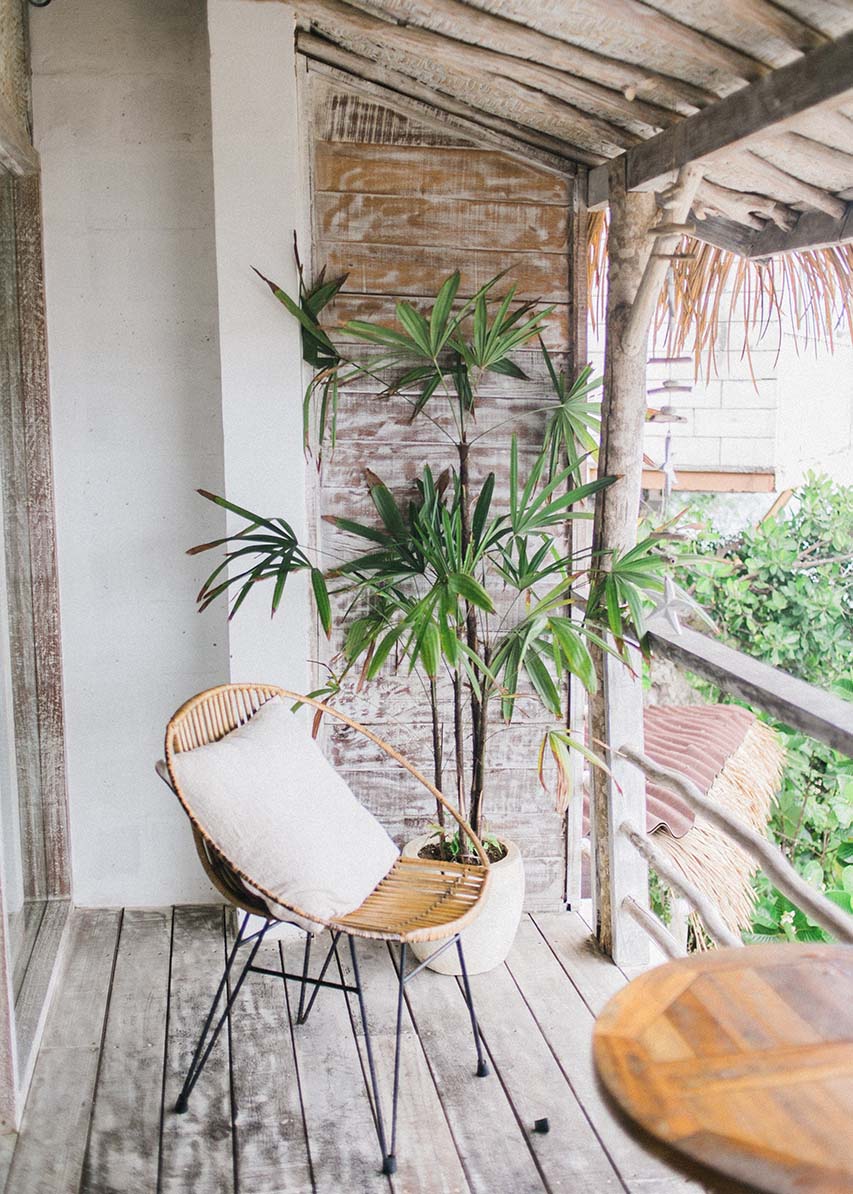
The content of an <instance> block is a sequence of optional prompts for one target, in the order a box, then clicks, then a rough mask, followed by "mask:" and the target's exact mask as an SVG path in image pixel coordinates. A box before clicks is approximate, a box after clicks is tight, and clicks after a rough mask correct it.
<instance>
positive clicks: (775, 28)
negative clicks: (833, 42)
mask: <svg viewBox="0 0 853 1194" xmlns="http://www.w3.org/2000/svg"><path fill="white" fill-rule="evenodd" d="M737 7H738V16H742V17H743V18H744V19H746V20H753V21H755V23H756V24H757V25H761V26H762V28H764V29H766V31H767V32H768V33H769V34H771V35H772V36H773V37H778V38H779V40H780V41H784V42H787V44H788V45H789V46H791V47H792V49H795V50H800V51H801V53H803V54H806V53H808V52H809V51H810V50H815V49H817V47H818V46H822V45H823V44H824V42H826V41H828V40H829V39H828V38H827V37H826V35H825V34H823V33H821V32H819V30H817V29H815V28H813V27H812V26H811V25H807V24H806V22H805V21H802V20H800V18H799V17H797V16H795V15H794V13H791V12H788V11H787V10H786V9H784V8H780V7H779V5H778V4H774V3H771V0H738V5H737Z"/></svg>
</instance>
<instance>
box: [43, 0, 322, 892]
mask: <svg viewBox="0 0 853 1194" xmlns="http://www.w3.org/2000/svg"><path fill="white" fill-rule="evenodd" d="M208 7H209V13H208V11H207V9H208ZM208 17H209V26H210V30H209V36H208ZM293 28H294V25H293V15H292V13H291V12H290V11H289V10H288V9H286V8H285V6H283V5H279V4H258V3H256V2H255V0H210V3H209V6H206V5H205V0H71V2H63V3H58V4H54V5H51V6H50V7H49V8H46V9H40V10H33V11H32V12H31V30H32V52H33V76H34V77H33V103H34V119H35V139H36V145H37V148H38V150H39V152H40V154H41V158H42V165H43V182H44V216H45V256H46V288H47V314H48V333H49V355H50V371H51V392H52V404H53V419H54V428H53V431H54V454H55V463H56V493H57V507H58V509H57V515H58V538H59V568H60V586H61V604H62V609H61V613H62V627H63V664H64V677H65V698H66V712H67V733H68V764H69V766H68V774H69V787H70V802H71V829H72V849H73V877H74V898H75V900H76V902H77V903H78V904H88V905H109V904H130V905H134V904H135V905H145V904H160V903H168V902H173V901H174V902H184V901H190V900H196V899H207V898H209V897H210V895H211V888H210V887H209V886H208V884H207V881H206V880H205V879H204V877H203V875H202V872H201V869H200V867H199V865H198V861H197V859H196V856H195V852H194V849H193V847H192V843H191V837H190V833H189V827H188V825H187V823H186V820H185V818H184V816H183V813H182V812H181V811H180V809H179V808H178V806H177V803H176V801H175V799H174V797H173V796H172V795H171V794H170V793H169V792H168V791H167V789H166V788H165V787H164V785H163V784H162V783H161V782H160V781H159V780H158V779H156V778H155V776H154V774H153V770H152V767H153V763H154V760H155V759H156V758H157V757H159V755H160V753H161V750H162V736H163V729H164V726H165V722H166V720H167V718H168V716H169V714H170V713H171V712H173V711H174V709H175V708H176V707H177V705H178V704H179V703H180V702H181V701H183V700H184V699H186V697H188V696H190V695H192V694H193V693H194V692H197V691H199V690H200V689H202V688H205V687H207V686H209V685H210V684H214V683H219V682H222V681H224V680H226V679H228V678H229V675H230V677H231V678H234V679H244V680H245V679H249V680H267V681H272V682H278V683H282V684H285V685H287V686H291V687H295V688H302V687H303V686H304V685H305V683H306V678H307V676H306V673H307V667H306V662H305V661H306V657H307V656H308V655H309V654H310V652H309V650H308V645H309V641H310V640H309V631H310V619H309V617H308V607H307V597H306V588H305V586H304V585H301V586H300V585H299V584H296V585H294V590H293V593H292V595H291V600H290V601H289V603H288V605H287V608H286V610H283V611H282V612H280V613H279V616H278V618H277V620H276V622H275V623H274V624H272V625H271V624H270V620H269V611H268V604H267V600H268V594H266V593H264V594H262V595H261V594H259V596H258V598H257V599H255V600H254V601H252V600H251V599H250V601H248V602H247V603H246V605H245V606H244V607H243V610H242V611H241V613H240V615H239V617H238V618H237V619H236V620H235V622H233V623H232V624H230V626H229V625H228V624H227V623H226V619H225V613H226V610H225V607H224V605H220V606H214V607H213V608H212V609H211V610H209V611H207V612H206V613H205V614H204V615H202V616H199V615H198V614H197V613H196V612H195V606H194V597H195V594H196V592H197V591H198V589H199V587H200V584H201V581H202V580H203V578H204V576H205V575H207V573H208V572H209V571H210V570H211V568H212V567H213V565H214V562H218V557H214V555H213V554H211V555H210V556H206V555H205V556H201V557H197V558H195V559H190V558H188V557H187V556H186V555H185V554H184V552H185V549H186V548H187V547H189V546H191V545H192V544H195V543H198V542H201V541H205V540H209V539H212V538H215V537H218V536H219V535H220V534H221V533H222V532H223V529H224V525H225V520H224V517H223V515H222V514H221V512H220V511H218V510H217V509H216V508H215V507H214V506H212V505H209V504H207V503H205V502H204V501H203V500H202V499H201V498H199V497H197V496H196V495H195V493H194V491H195V489H196V488H206V489H210V490H212V491H214V492H217V493H223V492H224V493H226V494H227V496H228V497H230V498H231V499H232V500H233V501H235V502H237V503H239V504H241V505H246V506H249V507H251V508H253V509H257V510H260V511H263V512H264V513H275V514H281V515H284V516H286V517H287V518H288V519H289V521H291V522H292V523H293V525H294V527H295V528H296V530H297V533H300V534H301V533H302V532H303V531H304V528H305V513H304V511H305V463H304V459H303V454H302V445H301V410H300V404H301V393H302V377H301V353H300V344H299V335H298V331H297V330H296V328H295V327H293V326H292V324H291V321H290V320H289V319H288V318H287V317H286V316H285V314H284V311H283V309H282V308H280V307H279V306H278V305H277V304H276V302H275V300H274V299H273V297H272V296H271V294H270V293H269V291H268V290H267V289H266V287H265V286H264V285H263V283H261V282H260V281H259V280H258V279H257V278H256V277H255V275H254V274H253V273H252V272H251V268H250V267H251V266H252V265H257V266H258V267H259V268H260V269H262V270H263V271H264V272H265V273H267V274H268V275H269V276H271V277H273V278H275V279H276V280H278V281H280V282H281V284H282V285H284V286H286V287H288V288H290V289H295V285H296V280H295V275H294V267H293V258H292V249H291V243H292V242H291V236H292V230H293V229H294V228H296V229H297V230H298V231H299V232H300V236H301V239H302V242H303V243H304V244H306V245H307V243H308V240H309V237H308V235H307V233H306V231H305V230H306V228H307V215H306V207H307V199H306V195H307V191H306V189H305V187H304V185H303V176H302V158H303V155H302V150H301V146H300V138H299V136H298V130H297V102H296V76H295V61H294V52H293ZM211 111H212V117H213V132H212V134H211ZM214 176H215V192H216V203H215V205H214ZM214 206H215V215H214ZM220 364H221V369H220Z"/></svg>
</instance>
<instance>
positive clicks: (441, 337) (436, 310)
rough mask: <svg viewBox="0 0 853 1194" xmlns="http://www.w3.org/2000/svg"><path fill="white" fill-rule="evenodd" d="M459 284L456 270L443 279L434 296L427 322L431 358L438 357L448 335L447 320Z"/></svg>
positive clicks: (458, 275)
mask: <svg viewBox="0 0 853 1194" xmlns="http://www.w3.org/2000/svg"><path fill="white" fill-rule="evenodd" d="M459 282H460V274H459V270H456V271H455V273H452V274H451V275H450V277H449V278H445V280H444V282H442V284H441V289H440V290H439V292H438V294H437V296H436V300H435V303H434V305H433V308H432V314H431V315H430V321H429V338H430V349H431V352H432V355H433V357H436V356H438V354H439V352H440V351H441V349H442V348H443V347H444V342H445V339H446V337H447V334H448V328H447V320H448V318H449V316H450V311H451V309H452V307H453V300H454V299H455V298H456V293H457V291H458V290H459Z"/></svg>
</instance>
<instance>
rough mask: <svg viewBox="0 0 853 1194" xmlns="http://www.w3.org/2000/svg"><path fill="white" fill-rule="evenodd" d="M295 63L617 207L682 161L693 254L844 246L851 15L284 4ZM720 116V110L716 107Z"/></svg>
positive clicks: (691, 0) (486, 2) (725, 0)
mask: <svg viewBox="0 0 853 1194" xmlns="http://www.w3.org/2000/svg"><path fill="white" fill-rule="evenodd" d="M284 2H285V3H289V4H291V5H292V6H293V7H294V8H295V9H296V11H297V14H298V21H299V24H300V33H299V36H298V47H299V49H300V50H301V52H302V53H304V54H305V55H306V56H308V57H310V58H311V59H313V60H314V61H316V62H322V63H325V64H326V65H327V67H329V68H330V69H333V70H335V71H340V72H342V73H345V74H346V75H347V76H349V78H350V80H351V81H353V82H354V83H355V84H356V85H357V83H358V81H359V80H360V81H362V83H363V84H367V85H370V86H371V87H373V88H380V89H381V90H382V92H383V93H384V97H383V98H384V102H388V103H391V104H394V103H397V104H398V105H405V104H406V103H409V104H416V105H417V106H418V110H419V112H420V113H421V114H423V112H424V111H429V110H430V109H432V110H433V111H434V112H436V113H438V114H440V115H441V116H443V117H444V118H445V119H446V120H447V121H448V122H449V123H455V124H456V125H457V127H460V128H464V129H465V130H466V131H468V132H469V133H470V132H472V131H473V132H476V133H478V134H479V136H480V137H481V139H484V140H486V141H488V140H489V139H497V142H498V143H499V144H500V145H501V147H502V148H505V149H506V148H507V147H508V146H511V145H512V144H513V143H514V145H515V150H516V152H518V151H519V150H520V149H521V150H523V151H524V153H525V155H526V156H527V157H528V159H529V160H536V161H538V162H540V163H541V164H542V165H545V166H547V167H549V168H551V169H554V170H557V171H561V172H563V173H570V174H575V173H580V174H581V175H584V174H585V173H586V171H587V170H589V171H590V174H589V179H590V181H589V199H590V206H596V205H601V204H602V202H605V201H606V195H607V191H606V185H607V184H606V173H607V172H606V170H598V171H596V170H595V167H596V166H600V165H601V164H602V163H605V162H606V161H607V160H608V159H611V158H614V157H617V156H618V155H620V154H621V155H625V162H626V171H627V174H628V184H629V188H630V189H654V190H661V189H663V187H664V186H665V185H666V184H667V182H669V181H671V180H672V178H673V177H674V172H675V170H676V169H677V168H678V167H679V166H680V165H683V164H684V163H685V162H686V161H689V160H696V159H697V158H701V160H702V163H703V174H704V177H703V180H702V183H701V186H700V188H699V192H698V195H697V197H696V200H695V202H694V204H693V209H692V214H691V220H692V221H693V222H694V223H695V225H696V233H695V235H697V236H698V237H699V238H700V239H703V240H707V241H709V242H711V243H713V244H717V245H720V246H721V247H723V248H727V249H732V250H734V251H736V252H738V253H741V254H743V255H745V256H753V257H762V256H766V255H769V254H771V253H776V252H784V251H786V250H789V249H802V248H809V247H815V246H818V245H826V244H833V243H838V242H839V241H842V240H848V239H851V238H853V216H851V207H850V200H853V6H851V5H849V4H846V3H841V2H839V0H786V3H785V5H784V6H782V5H779V4H776V3H771V2H770V0H721V2H719V3H715V4H707V3H700V2H699V0H655V3H646V2H644V0H538V2H537V3H531V2H530V0H476V2H475V3H471V2H468V0H349V2H344V0H284ZM719 100H722V101H723V102H722V103H719V104H718V103H717V101H719Z"/></svg>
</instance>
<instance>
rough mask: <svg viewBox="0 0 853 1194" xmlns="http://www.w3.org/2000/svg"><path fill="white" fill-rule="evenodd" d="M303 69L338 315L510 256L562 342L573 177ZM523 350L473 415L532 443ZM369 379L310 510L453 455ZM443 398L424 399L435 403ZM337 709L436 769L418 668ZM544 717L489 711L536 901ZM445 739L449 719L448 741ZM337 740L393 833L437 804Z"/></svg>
mask: <svg viewBox="0 0 853 1194" xmlns="http://www.w3.org/2000/svg"><path fill="white" fill-rule="evenodd" d="M307 82H308V94H309V101H310V105H311V110H312V118H313V130H314V133H313V144H312V151H313V152H312V172H313V215H314V245H313V260H314V263H315V265H316V266H317V267H319V266H320V265H321V264H323V263H326V264H327V265H328V269H329V271H330V273H331V274H338V273H344V272H348V273H349V280H348V282H347V285H346V287H345V290H344V292H343V293H342V295H341V296H340V298H339V300H338V301H337V303H336V305H335V307H334V308H333V314H334V316H335V318H336V319H337V320H339V321H341V322H343V321H344V320H345V319H348V318H363V317H369V318H375V317H381V318H382V319H383V320H387V321H388V322H393V320H394V303H395V302H396V301H397V300H398V299H399V298H407V299H410V300H413V301H414V302H415V303H417V300H418V298H420V297H423V296H430V295H434V294H435V292H436V290H437V289H438V287H439V285H440V283H441V281H442V280H443V279H444V278H445V277H446V276H447V275H448V274H449V273H450V272H452V270H453V269H455V268H459V269H460V271H461V273H462V287H461V291H462V292H463V293H465V294H471V293H472V292H473V291H474V290H475V289H476V288H477V287H479V286H480V285H482V284H483V282H485V281H486V280H487V279H488V278H490V277H492V276H493V275H494V274H496V273H498V272H499V271H500V270H502V269H506V268H507V267H510V268H511V272H510V274H509V279H511V280H512V281H515V282H516V283H517V285H518V289H519V296H520V297H521V298H532V299H536V298H539V299H542V300H543V301H545V302H547V303H548V304H554V312H553V314H552V315H551V316H550V317H549V320H548V340H549V342H550V345H549V346H550V347H551V348H552V349H553V350H555V351H557V352H559V353H561V354H565V352H566V349H567V346H568V342H569V341H568V327H569V319H570V314H571V308H570V296H569V273H570V271H569V262H568V246H569V241H570V230H571V219H570V205H571V200H572V196H571V194H570V186H571V185H572V184H571V181H570V180H568V179H564V178H560V177H557V176H555V175H551V174H548V173H545V172H544V171H542V170H541V169H534V168H531V167H530V166H528V165H526V164H525V163H522V162H519V161H517V160H514V159H512V158H510V157H508V156H507V155H505V154H503V153H501V152H500V151H497V150H489V149H482V148H479V147H477V146H474V145H472V144H471V143H469V142H467V141H465V140H463V139H462V138H460V137H454V136H453V135H448V134H446V133H444V132H441V131H436V130H435V129H432V128H428V127H426V126H423V125H420V124H418V123H416V122H415V121H413V120H412V119H408V118H406V117H404V116H402V115H399V114H397V113H396V112H392V111H390V110H389V109H387V108H385V107H382V106H381V105H380V104H378V103H377V102H376V101H375V100H373V99H368V98H365V97H362V96H360V95H357V94H355V93H351V92H345V91H343V90H341V89H340V88H339V87H338V86H337V85H336V84H334V83H332V82H331V81H329V80H327V79H325V78H323V77H321V76H320V75H319V74H312V73H311V72H310V71H309V74H308V80H307ZM507 284H508V283H507ZM520 359H521V363H522V365H523V367H527V368H529V369H530V370H531V375H532V376H533V378H534V379H535V380H534V381H533V383H532V384H525V383H521V384H520V383H518V382H515V381H511V380H510V379H507V378H498V377H491V378H489V379H488V380H487V383H486V385H485V386H484V390H483V394H484V398H483V403H482V409H481V413H480V416H479V419H478V425H479V427H480V429H484V428H485V427H486V426H488V425H493V424H496V423H499V422H501V421H503V420H505V419H507V418H509V417H515V416H519V417H523V418H524V421H523V423H522V424H521V425H520V426H519V427H518V428H517V429H518V430H519V432H520V436H521V441H522V444H523V445H526V446H527V448H528V449H532V448H534V447H535V446H536V444H537V443H538V441H539V440H540V438H541V435H542V430H543V426H544V416H543V415H542V414H541V413H538V414H537V413H535V412H536V408H537V407H541V405H542V402H543V398H544V396H545V395H546V394H547V392H548V390H547V384H546V381H545V378H544V376H543V374H544V370H543V369H542V366H541V362H539V361H537V360H536V359H535V357H534V354H532V353H523V354H520ZM562 359H563V360H565V356H564V355H563V358H562ZM375 388H376V387H375V386H372V385H371V384H370V383H360V384H359V385H357V386H353V387H352V388H351V389H350V390H349V391H348V392H347V393H346V394H344V395H343V397H342V400H341V413H340V420H339V439H338V446H337V448H336V451H335V453H334V455H333V456H332V457H331V458H330V459H326V460H324V462H323V465H322V468H321V470H320V472H319V474H317V473H316V472H314V476H315V478H316V480H315V494H316V499H317V501H316V505H317V514H318V515H319V516H323V515H330V514H339V515H343V514H346V515H347V516H348V517H356V518H365V519H367V520H371V521H372V518H373V515H372V507H371V504H370V500H369V497H368V494H367V490H366V486H365V481H364V469H365V467H369V468H371V469H372V470H373V471H374V472H376V473H378V474H379V476H381V477H382V479H383V480H384V481H386V483H387V484H389V485H390V486H391V487H392V489H393V490H394V491H395V492H396V493H398V494H400V493H402V494H405V493H406V491H407V490H409V489H411V486H412V482H413V479H414V478H415V477H416V476H417V475H418V474H419V473H420V471H421V470H422V467H423V465H424V464H425V463H429V464H430V465H431V466H432V467H433V469H434V472H436V473H438V472H440V471H441V469H442V468H443V467H444V466H445V465H446V464H447V463H451V462H453V456H454V454H453V452H452V448H451V455H450V456H448V448H449V447H450V445H449V443H448V441H447V439H445V438H444V437H443V436H442V435H441V433H440V432H439V431H438V429H437V428H436V427H434V426H433V425H432V424H430V423H429V422H427V421H424V420H420V421H418V422H417V423H415V424H411V423H410V422H409V414H410V408H409V406H408V405H407V404H406V403H405V401H402V400H392V401H389V402H387V403H385V404H383V406H382V407H381V408H378V407H377V403H376V400H375V398H374V396H373V394H375ZM371 391H373V392H371ZM441 405H443V403H439V404H438V405H435V406H434V407H433V408H432V409H434V411H435V412H436V413H437V412H438V411H439V408H440V406H441ZM525 416H526V417H525ZM443 421H444V420H443V419H441V418H440V419H439V422H443ZM510 432H511V428H502V429H501V430H500V431H499V432H498V433H497V434H496V435H495V436H492V437H489V438H487V439H485V440H483V441H482V443H481V445H480V446H479V447H478V448H476V449H474V451H473V453H472V455H473V460H472V480H473V481H474V482H475V483H476V480H477V479H481V478H482V477H484V476H485V475H486V474H487V473H488V472H489V471H490V470H492V469H494V470H495V471H496V472H497V474H498V478H499V484H498V488H497V493H498V495H500V493H501V491H502V490H505V487H506V481H507V473H508V459H509V457H508V448H509V437H510ZM312 471H313V469H312ZM501 479H502V480H503V485H501V483H500V482H501ZM318 526H319V527H320V528H321V529H320V530H319V531H318V536H319V539H320V544H319V545H320V547H321V548H322V549H324V550H326V551H328V552H329V553H330V554H329V556H328V557H327V563H329V564H331V562H332V560H333V558H334V557H333V554H332V553H333V552H334V550H335V547H336V545H335V538H336V537H337V532H335V531H334V530H332V528H330V527H329V526H328V524H326V523H323V522H321V521H320V519H319V518H318ZM337 547H338V548H339V547H340V539H339V540H338V544H337ZM340 645H341V643H340V639H336V640H334V641H333V642H332V644H331V645H330V646H328V647H326V655H325V658H330V657H331V656H333V655H334V652H335V651H336V650H337V649H339V648H340ZM448 699H449V694H448ZM347 708H348V711H350V712H353V713H354V715H355V716H356V717H360V718H362V719H363V720H364V721H365V722H366V723H367V724H371V725H374V726H376V727H377V729H378V732H380V733H381V734H382V735H383V736H385V737H386V738H388V740H389V741H391V742H392V743H393V744H394V745H396V746H397V747H399V748H400V749H401V750H402V751H403V752H404V753H405V754H407V755H408V756H409V757H410V758H411V759H412V761H413V762H415V763H416V764H418V765H419V766H421V767H422V768H423V770H424V772H425V773H426V774H427V775H429V776H430V777H431V776H432V763H431V752H430V722H429V711H428V705H427V703H426V700H425V698H424V694H423V691H422V690H421V689H420V686H419V685H418V683H417V682H416V681H409V680H408V679H407V677H406V676H405V675H403V674H401V675H398V676H394V675H393V674H392V672H391V671H390V669H388V671H387V673H386V674H385V675H383V676H381V677H380V678H379V679H378V680H377V681H375V682H374V683H373V684H372V685H369V686H367V687H366V688H365V689H364V691H363V692H362V693H360V694H358V695H357V696H356V697H355V698H354V700H351V699H350V698H348V700H347ZM448 708H449V706H448ZM528 710H531V711H532V710H533V706H528ZM540 722H541V717H538V716H536V715H535V712H534V713H533V715H531V713H530V712H528V713H527V714H526V715H525V713H524V711H523V710H522V713H521V718H520V722H519V723H518V724H516V723H514V725H513V727H512V728H511V729H510V730H509V731H504V730H503V729H502V727H501V726H500V725H496V726H494V731H495V737H494V738H493V740H492V756H491V757H492V768H491V776H492V779H491V781H490V783H489V784H488V788H487V798H486V800H487V804H486V812H487V819H488V822H489V828H490V829H492V830H493V831H495V832H502V833H506V834H507V835H509V836H511V837H512V838H513V839H515V840H516V841H517V842H518V843H519V845H520V846H521V848H522V850H523V851H524V853H525V855H526V860H527V879H528V906H529V907H531V908H539V909H543V908H553V907H555V906H556V905H557V904H558V902H559V901H560V900H561V898H562V897H563V888H564V836H565V835H564V832H563V826H562V824H561V821H560V818H559V817H558V816H557V815H556V814H555V812H554V811H553V805H552V801H551V798H550V796H548V795H547V794H546V793H544V792H543V791H542V789H541V787H540V785H539V783H538V780H537V778H536V773H535V761H536V751H537V747H538V742H539V738H540V735H541V725H540ZM450 724H452V723H450V722H448V726H449V725H450ZM449 747H450V741H449V728H448V739H447V748H446V749H447V751H448V753H449ZM332 751H333V755H334V758H335V761H336V762H337V764H338V765H339V766H340V767H341V768H342V770H343V771H344V772H345V773H346V774H347V777H348V779H349V781H350V783H351V784H352V785H353V787H354V788H355V790H356V791H357V792H358V793H359V795H360V796H361V797H362V798H363V799H364V800H365V802H366V803H367V804H368V805H369V806H370V807H372V808H373V809H374V811H376V812H377V813H379V814H380V815H381V816H382V818H383V820H384V821H385V823H386V824H387V825H388V826H389V828H390V829H391V830H392V832H393V833H394V834H395V836H396V837H397V838H398V840H403V839H405V838H408V837H411V836H412V835H413V834H414V833H416V832H421V831H422V829H423V827H424V822H425V819H427V820H429V819H432V816H431V813H430V810H429V808H428V807H427V805H426V804H425V803H424V801H422V800H421V798H420V797H419V795H418V794H417V793H416V792H414V791H413V789H412V787H411V785H410V784H409V783H406V782H405V781H404V780H403V779H402V778H401V777H400V776H398V775H395V774H394V773H393V772H391V771H389V770H388V768H387V766H385V765H384V764H383V763H382V762H381V761H380V759H379V757H378V755H376V754H374V752H373V751H372V750H371V749H370V744H369V743H366V742H364V740H360V741H358V742H356V741H355V740H353V738H352V736H351V735H350V734H349V733H348V732H347V730H346V728H345V727H341V728H339V729H337V730H335V731H334V733H333V737H332ZM451 770H452V762H451V764H450V765H449V766H448V767H447V769H446V776H445V779H446V782H445V790H446V791H451V790H452V776H451Z"/></svg>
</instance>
